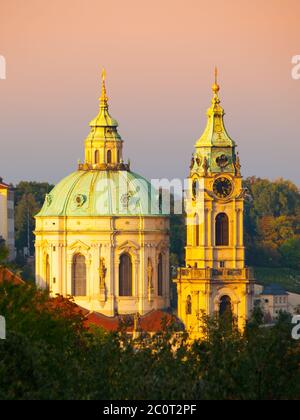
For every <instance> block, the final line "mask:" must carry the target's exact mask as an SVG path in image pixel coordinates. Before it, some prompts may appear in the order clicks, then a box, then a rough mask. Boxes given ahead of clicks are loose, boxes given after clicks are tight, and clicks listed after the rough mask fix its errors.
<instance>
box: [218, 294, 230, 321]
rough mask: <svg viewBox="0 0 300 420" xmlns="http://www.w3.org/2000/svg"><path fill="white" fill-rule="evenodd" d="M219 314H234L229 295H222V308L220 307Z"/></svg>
mask: <svg viewBox="0 0 300 420" xmlns="http://www.w3.org/2000/svg"><path fill="white" fill-rule="evenodd" d="M219 315H220V316H229V317H230V316H232V306H231V299H230V297H229V296H222V297H221V300H220V308H219Z"/></svg>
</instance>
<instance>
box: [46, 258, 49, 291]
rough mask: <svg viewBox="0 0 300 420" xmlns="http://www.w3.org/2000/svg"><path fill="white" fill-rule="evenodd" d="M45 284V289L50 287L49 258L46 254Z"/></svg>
mask: <svg viewBox="0 0 300 420" xmlns="http://www.w3.org/2000/svg"><path fill="white" fill-rule="evenodd" d="M46 284H47V287H50V257H49V255H48V254H47V256H46Z"/></svg>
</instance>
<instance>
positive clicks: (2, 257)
mask: <svg viewBox="0 0 300 420" xmlns="http://www.w3.org/2000/svg"><path fill="white" fill-rule="evenodd" d="M8 254H9V250H8V248H7V246H6V245H5V240H4V239H3V238H2V237H1V236H0V264H3V263H4V262H6V260H7V258H8Z"/></svg>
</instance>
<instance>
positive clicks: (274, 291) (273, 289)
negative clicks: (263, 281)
mask: <svg viewBox="0 0 300 420" xmlns="http://www.w3.org/2000/svg"><path fill="white" fill-rule="evenodd" d="M262 295H264V296H270V295H271V296H287V295H288V293H287V291H286V290H285V289H284V288H283V287H282V286H280V285H279V284H270V285H268V286H265V287H264V290H263V292H262Z"/></svg>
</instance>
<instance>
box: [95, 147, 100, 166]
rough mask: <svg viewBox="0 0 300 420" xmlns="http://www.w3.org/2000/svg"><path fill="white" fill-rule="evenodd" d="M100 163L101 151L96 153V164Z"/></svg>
mask: <svg viewBox="0 0 300 420" xmlns="http://www.w3.org/2000/svg"><path fill="white" fill-rule="evenodd" d="M99 162H100V157H99V150H96V151H95V163H96V164H98V163H99Z"/></svg>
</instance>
